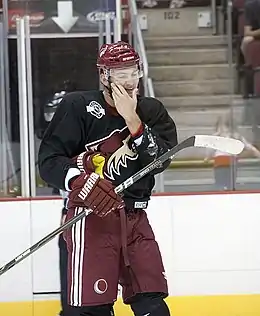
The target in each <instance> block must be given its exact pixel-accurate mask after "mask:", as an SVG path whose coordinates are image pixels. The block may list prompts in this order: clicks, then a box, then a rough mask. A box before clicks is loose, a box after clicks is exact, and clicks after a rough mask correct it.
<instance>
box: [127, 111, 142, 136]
mask: <svg viewBox="0 0 260 316" xmlns="http://www.w3.org/2000/svg"><path fill="white" fill-rule="evenodd" d="M125 122H126V125H127V127H128V129H129V132H130V133H131V135H135V134H136V133H138V132H139V130H140V128H141V126H142V121H141V120H140V118H139V116H138V115H137V114H136V113H135V114H132V115H131V116H129V117H128V118H126V119H125Z"/></svg>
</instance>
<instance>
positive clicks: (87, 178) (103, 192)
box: [68, 172, 124, 217]
mask: <svg viewBox="0 0 260 316" xmlns="http://www.w3.org/2000/svg"><path fill="white" fill-rule="evenodd" d="M71 188H72V191H71V192H70V193H69V204H68V208H72V207H87V208H90V209H91V210H92V211H93V213H94V214H96V215H98V216H100V217H104V216H106V215H107V214H109V213H110V212H112V211H115V210H116V209H120V208H123V207H124V202H123V201H122V199H121V198H120V196H119V195H117V194H116V193H115V191H114V186H113V185H112V183H111V182H110V181H108V180H105V179H101V178H100V176H99V175H98V174H96V173H94V172H93V173H91V174H86V173H82V174H81V175H79V176H78V177H77V178H76V179H75V180H72V182H71Z"/></svg>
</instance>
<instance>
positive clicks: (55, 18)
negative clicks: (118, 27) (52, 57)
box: [0, 0, 116, 34]
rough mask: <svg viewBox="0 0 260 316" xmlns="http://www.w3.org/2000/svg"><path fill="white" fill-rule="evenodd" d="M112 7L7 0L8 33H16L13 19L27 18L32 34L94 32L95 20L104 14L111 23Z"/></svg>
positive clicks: (103, 0) (69, 0)
mask: <svg viewBox="0 0 260 316" xmlns="http://www.w3.org/2000/svg"><path fill="white" fill-rule="evenodd" d="M0 1H2V0H0ZM115 7H116V3H115V0H96V1H86V0H61V1H60V0H57V1H49V0H31V1H17V0H9V2H8V15H9V19H8V22H9V32H10V33H11V34H15V33H16V19H17V17H20V16H24V15H28V16H29V17H30V27H31V33H32V34H35V33H36V34H39V33H65V34H66V33H98V31H99V26H98V21H99V20H104V19H105V16H106V14H108V15H109V17H110V19H111V20H113V19H114V18H115V11H116V10H115Z"/></svg>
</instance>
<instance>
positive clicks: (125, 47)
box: [97, 41, 141, 70]
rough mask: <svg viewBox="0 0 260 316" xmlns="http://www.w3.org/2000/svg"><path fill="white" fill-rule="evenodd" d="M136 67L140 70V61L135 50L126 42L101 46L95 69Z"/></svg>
mask: <svg viewBox="0 0 260 316" xmlns="http://www.w3.org/2000/svg"><path fill="white" fill-rule="evenodd" d="M135 65H136V66H137V67H138V69H139V70H141V61H140V57H139V55H138V53H137V52H136V51H135V49H134V48H133V47H132V46H131V45H129V44H128V43H126V42H123V41H119V42H117V43H112V44H104V45H102V46H101V48H100V50H99V54H98V59H97V67H98V68H103V69H107V70H109V69H114V68H124V67H131V66H135Z"/></svg>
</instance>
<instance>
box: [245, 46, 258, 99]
mask: <svg viewBox="0 0 260 316" xmlns="http://www.w3.org/2000/svg"><path fill="white" fill-rule="evenodd" d="M245 60H246V64H247V65H249V66H251V67H252V69H253V70H254V94H255V95H257V96H260V40H254V41H253V42H251V43H249V44H248V45H247V48H246V51H245Z"/></svg>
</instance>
